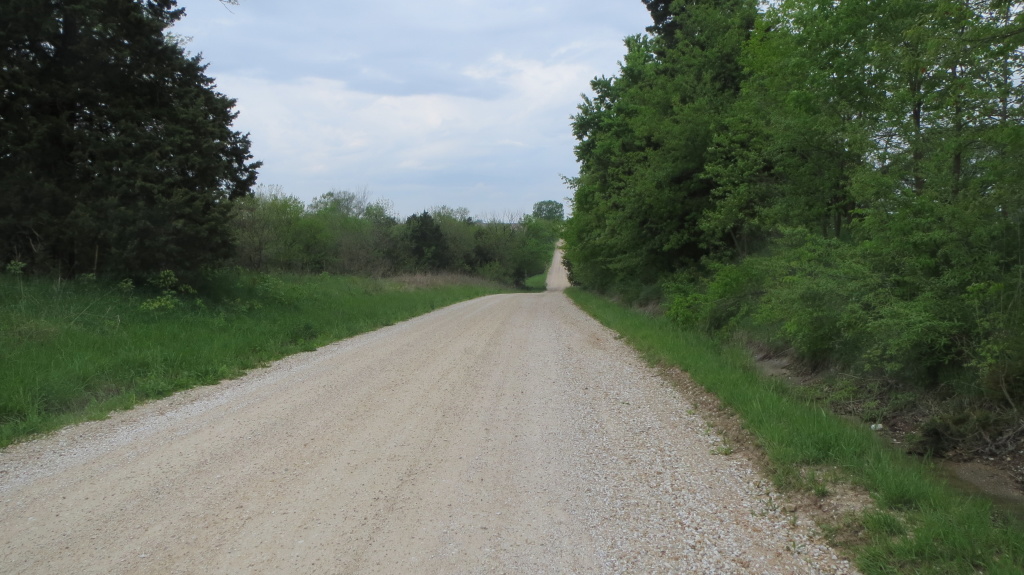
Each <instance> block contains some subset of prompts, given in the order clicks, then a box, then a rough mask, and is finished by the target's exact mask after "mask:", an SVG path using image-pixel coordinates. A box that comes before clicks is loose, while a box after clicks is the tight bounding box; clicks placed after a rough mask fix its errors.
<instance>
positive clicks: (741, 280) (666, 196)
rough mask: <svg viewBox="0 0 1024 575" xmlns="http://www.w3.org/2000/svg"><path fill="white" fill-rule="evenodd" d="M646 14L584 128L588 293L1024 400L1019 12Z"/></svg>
mask: <svg viewBox="0 0 1024 575" xmlns="http://www.w3.org/2000/svg"><path fill="white" fill-rule="evenodd" d="M645 4H647V6H648V8H649V9H650V10H651V13H652V20H653V24H652V26H651V27H649V28H648V33H647V34H640V35H636V36H632V37H629V38H627V39H626V41H625V45H626V54H625V56H624V58H623V60H622V61H621V62H620V68H619V72H618V74H617V75H615V76H613V77H610V78H606V77H601V78H596V79H594V80H593V82H592V89H593V94H592V95H589V96H584V97H583V101H582V103H581V104H580V105H579V110H578V113H577V114H576V115H575V116H574V117H573V124H572V127H573V133H574V135H575V137H576V140H577V145H576V157H577V160H578V162H579V167H580V171H579V175H578V177H576V178H573V179H570V180H569V184H570V187H571V189H572V191H573V198H572V218H571V219H570V220H569V222H568V224H567V229H566V234H565V236H566V237H565V239H566V257H567V259H568V261H569V262H570V264H571V267H572V276H573V280H574V281H575V282H577V283H579V284H582V285H584V286H587V287H591V288H594V289H598V290H602V291H606V292H610V293H615V294H618V295H619V296H621V297H623V298H625V299H627V300H638V299H640V300H642V299H659V298H664V301H665V302H666V307H667V310H668V313H669V314H670V315H671V316H672V317H673V318H675V319H676V320H677V321H679V322H681V323H683V324H686V325H691V326H696V327H700V328H702V329H704V330H706V331H708V332H710V333H734V332H736V331H737V330H739V331H742V332H744V333H748V334H750V333H753V334H756V336H757V337H758V338H759V339H760V340H762V341H766V342H767V343H768V344H769V345H771V346H773V347H774V348H775V349H778V350H790V351H791V352H792V353H794V354H795V355H796V356H798V357H799V359H801V360H802V361H803V362H805V363H806V364H807V365H810V366H816V365H817V366H820V365H839V366H842V367H843V368H844V369H845V370H847V371H849V372H852V373H861V374H867V375H870V376H872V377H878V378H881V380H883V381H901V382H915V383H918V384H920V385H923V386H960V387H959V388H958V389H959V390H960V391H963V392H964V393H974V394H978V393H981V394H983V395H985V396H987V397H991V398H993V399H994V400H996V401H999V402H1002V403H1003V405H1007V406H1012V407H1013V409H1017V408H1018V407H1020V406H1022V405H1024V311H1022V305H1024V297H1022V296H1024V234H1022V223H1024V222H1022V217H1024V193H1022V192H1024V190H1022V186H1024V122H1022V108H1021V104H1022V98H1024V86H1022V77H1024V76H1022V72H1024V70H1022V66H1021V64H1022V56H1024V52H1022V49H1021V48H1022V44H1024V10H1022V8H1024V3H1020V2H1006V1H1002V0H997V1H974V0H957V1H923V0H921V1H906V0H898V1H897V0H883V1H876V0H872V1H870V2H869V1H867V0H844V1H843V2H833V1H831V0H828V1H821V0H784V1H782V2H778V3H772V4H771V5H761V8H760V9H759V5H758V4H757V3H756V2H753V1H747V0H726V1H715V2H711V1H706V0H684V1H678V0H677V1H674V2H667V1H655V0H645ZM972 390H973V391H972Z"/></svg>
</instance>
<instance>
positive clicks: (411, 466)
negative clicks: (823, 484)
mask: <svg viewBox="0 0 1024 575" xmlns="http://www.w3.org/2000/svg"><path fill="white" fill-rule="evenodd" d="M556 261H557V260H556ZM553 269H554V271H553V274H554V275H553V276H552V278H551V280H549V286H552V287H553V288H555V289H553V290H552V291H549V292H548V293H544V294H516V295H503V296H491V297H488V298H481V299H479V300H474V301H472V302H464V303H461V304H457V305H455V306H450V307H448V308H445V309H443V310H438V311H437V312H434V313H433V314H429V315H427V316H423V317H420V318H416V319H414V320H411V321H408V322H404V323H402V324H398V325H395V326H391V327H388V328H385V329H383V330H379V331H377V332H374V333H371V334H366V335H364V336H359V337H356V338H352V339H349V340H346V341H344V342H339V343H337V344H333V345H330V346H327V347H324V348H321V349H320V350H317V351H315V352H311V353H307V354H300V355H298V356H293V357H291V358H288V359H285V360H283V361H281V362H277V363H275V364H274V365H272V366H270V367H268V368H265V369H260V370H256V371H254V372H253V373H251V374H249V375H248V376H246V377H243V378H241V379H239V380H235V381H231V382H225V383H222V384H221V385H219V386H216V387H209V388H201V389H196V390H191V391H189V392H185V393H182V394H178V395H176V396H174V397H171V398H168V399H166V400H162V401H157V402H152V403H149V404H146V405H144V406H140V407H139V408H137V409H135V410H132V411H130V412H121V413H117V414H114V415H113V416H112V417H111V418H110V419H109V420H106V421H102V422H92V423H87V424H82V425H79V426H75V427H71V428H67V429H65V430H63V431H61V432H58V433H55V434H52V435H51V436H48V437H45V438H43V439H40V440H36V441H32V442H27V443H23V444H20V445H16V446H12V447H11V448H8V449H7V450H4V451H2V452H0V517H3V520H2V522H0V572H4V573H70V572H75V573H140V572H154V573H155V572H160V573H304V574H305V573H652V574H653V573H701V574H708V573H765V574H767V573H780V574H781V573H855V572H856V571H855V570H854V569H853V568H852V567H851V566H850V565H849V564H847V563H846V562H845V561H843V560H841V559H839V558H838V557H837V556H836V553H835V552H834V551H833V550H832V549H830V548H829V547H828V546H827V545H825V544H824V543H823V541H822V540H821V539H820V537H818V536H816V535H815V528H814V526H813V525H812V524H810V523H809V522H808V521H806V520H804V519H801V518H800V517H799V516H798V515H794V514H790V513H785V512H784V511H783V510H782V509H781V508H780V507H781V506H780V505H779V504H778V501H779V499H780V498H779V496H778V494H776V493H774V492H773V491H772V489H771V487H770V485H769V484H768V482H766V480H765V479H764V478H763V477H761V476H760V475H759V474H758V473H757V471H756V470H755V468H754V467H753V465H752V464H751V463H750V462H749V461H747V460H746V459H744V458H743V457H742V456H741V455H739V454H728V451H729V450H728V449H724V448H723V447H724V446H723V443H722V439H721V438H720V437H719V436H717V435H716V434H715V433H714V432H713V431H711V430H710V429H709V427H708V425H707V424H706V423H705V422H704V421H703V420H702V419H701V418H700V416H699V415H698V414H696V413H695V412H694V410H693V408H692V406H691V405H690V404H689V403H688V402H687V400H686V399H685V398H684V397H683V395H682V394H681V393H680V392H679V390H677V389H675V388H673V387H672V386H671V385H670V384H669V383H668V382H666V381H665V380H663V379H661V378H660V377H659V376H658V374H657V373H656V372H655V371H654V370H652V369H650V368H649V367H647V366H646V365H645V364H644V362H643V361H642V360H641V359H640V358H638V357H637V355H636V354H635V353H634V352H633V351H632V350H630V349H629V348H627V347H626V346H625V345H623V344H622V343H621V342H619V341H618V340H617V339H616V338H615V334H614V333H612V332H610V331H608V330H607V329H605V328H603V327H601V326H600V325H599V324H598V323H597V322H595V321H594V320H592V319H591V318H589V317H588V316H586V315H585V314H583V313H582V312H581V311H579V310H578V309H577V308H575V307H574V306H573V305H572V303H571V302H570V301H569V300H568V299H567V298H566V297H565V296H564V295H563V294H561V293H559V291H558V288H560V287H563V286H564V285H565V279H564V272H563V271H562V270H560V268H559V267H557V266H556V267H554V268H553Z"/></svg>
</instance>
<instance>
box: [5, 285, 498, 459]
mask: <svg viewBox="0 0 1024 575" xmlns="http://www.w3.org/2000/svg"><path fill="white" fill-rule="evenodd" d="M428 280H429V278H409V279H408V280H374V279H366V278H356V277H339V276H327V275H323V276H296V275H283V274H276V275H258V274H245V273H239V272H221V273H218V274H214V275H211V276H208V277H207V278H205V279H204V280H202V281H201V282H200V284H201V285H197V286H196V287H198V288H199V290H198V293H196V292H195V290H192V289H191V288H190V287H189V286H186V285H184V284H182V283H181V282H178V281H177V279H176V278H173V275H172V276H170V278H167V277H164V278H163V280H162V281H160V280H159V278H158V281H155V282H154V284H155V285H153V286H148V288H147V289H143V288H139V287H135V286H132V285H131V284H130V283H127V282H123V283H122V284H119V285H109V284H99V283H96V282H89V281H83V280H78V281H74V282H67V281H54V280H44V279H37V278H28V277H21V276H12V275H3V276H0V446H4V445H8V444H10V443H11V442H13V441H16V440H18V439H21V438H24V437H26V436H28V435H31V434H35V433H41V432H47V431H51V430H53V429H56V428H58V427H60V426H62V425H65V424H68V423H73V422H78V421H82V420H85V419H96V418H102V417H105V416H106V415H107V414H108V413H109V412H110V411H111V410H115V409H124V408H128V407H131V406H132V405H134V404H135V403H136V402H139V401H143V400H147V399H152V398H159V397H164V396H167V395H169V394H171V393H173V392H175V391H178V390H181V389H186V388H190V387H194V386H197V385H209V384H213V383H217V382H218V381H220V380H222V379H225V378H231V377H237V376H239V375H241V374H242V373H244V372H245V371H246V370H248V369H251V368H253V367H256V366H259V365H262V364H265V363H266V362H268V361H271V360H274V359H278V358H281V357H284V356H286V355H288V354H292V353H296V352H299V351H306V350H312V349H315V348H317V347H319V346H321V345H324V344H326V343H329V342H332V341H336V340H339V339H343V338H346V337H349V336H352V335H355V334H358V333H362V332H366V331H370V330H373V329H376V328H378V327H381V326H385V325H390V324H392V323H395V322H398V321H402V320H404V319H408V318H410V317H413V316H416V315H419V314H423V313H426V312H429V311H431V310H433V309H437V308H440V307H443V306H446V305H449V304H452V303H455V302H457V301H461V300H466V299H470V298H474V297H478V296H481V295H486V294H489V293H496V292H498V291H500V288H499V287H498V286H497V285H496V284H490V283H487V282H482V281H471V280H466V279H462V280H459V279H456V278H446V279H445V280H444V281H443V282H442V283H441V284H440V285H438V282H436V281H428ZM143 287H146V286H143Z"/></svg>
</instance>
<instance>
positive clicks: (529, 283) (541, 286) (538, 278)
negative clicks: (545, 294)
mask: <svg viewBox="0 0 1024 575" xmlns="http://www.w3.org/2000/svg"><path fill="white" fill-rule="evenodd" d="M547 287H548V274H546V273H543V274H537V275H535V276H530V277H528V278H526V289H528V290H530V291H544V290H545V289H547Z"/></svg>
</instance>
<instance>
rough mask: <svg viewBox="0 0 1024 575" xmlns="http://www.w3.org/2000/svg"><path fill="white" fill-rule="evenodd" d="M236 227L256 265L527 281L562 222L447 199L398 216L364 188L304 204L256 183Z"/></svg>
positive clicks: (547, 256) (246, 263) (241, 247)
mask: <svg viewBox="0 0 1024 575" xmlns="http://www.w3.org/2000/svg"><path fill="white" fill-rule="evenodd" d="M542 203H543V202H542ZM551 204H555V205H559V206H560V204H557V202H551ZM231 230H232V235H233V237H234V240H235V243H236V245H237V251H236V260H235V261H236V263H237V264H238V265H240V266H242V267H244V268H246V269H250V270H255V271H274V270H276V271H290V272H314V273H318V272H329V273H335V274H366V275H373V276H383V275H392V274H395V273H406V272H456V273H467V274H475V275H479V276H481V277H484V278H487V279H490V280H493V281H498V282H501V283H505V284H508V285H516V286H519V287H523V282H524V281H525V279H526V278H527V277H529V276H532V275H535V274H539V273H542V272H544V270H546V269H547V265H548V263H549V262H550V260H551V249H552V246H553V245H554V243H555V241H557V239H558V236H559V233H560V231H561V222H559V221H557V220H552V219H548V218H537V217H534V216H522V217H521V218H519V220H518V221H512V222H505V221H498V220H491V221H487V222H483V221H477V220H474V219H473V218H471V217H470V215H469V210H467V209H466V208H451V207H448V206H436V207H433V208H431V209H430V210H429V211H424V212H422V213H419V214H414V215H412V216H409V217H408V218H406V220H405V221H404V222H399V221H398V219H397V218H396V216H395V215H394V213H393V210H392V208H391V205H390V204H389V203H388V202H386V201H377V202H371V201H370V200H369V199H368V197H367V195H366V194H365V193H364V194H354V193H352V192H346V191H339V190H333V191H331V192H328V193H327V194H324V195H323V196H320V197H319V198H316V199H315V200H313V201H312V202H311V203H310V204H309V205H308V206H307V205H305V204H304V203H303V202H302V201H301V200H299V199H298V198H296V197H294V196H291V195H288V194H286V193H284V192H283V191H282V189H281V188H280V187H278V186H258V187H257V189H256V193H255V194H253V195H251V196H248V197H245V198H241V199H240V200H238V201H237V202H235V215H234V218H233V220H232V223H231Z"/></svg>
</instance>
